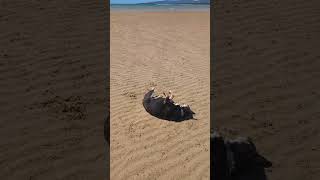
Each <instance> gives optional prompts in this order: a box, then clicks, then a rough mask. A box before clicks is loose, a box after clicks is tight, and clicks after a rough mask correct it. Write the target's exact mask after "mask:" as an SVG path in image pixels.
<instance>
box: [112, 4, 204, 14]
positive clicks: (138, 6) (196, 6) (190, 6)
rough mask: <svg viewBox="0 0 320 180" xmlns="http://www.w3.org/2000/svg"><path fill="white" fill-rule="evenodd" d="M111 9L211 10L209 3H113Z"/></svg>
mask: <svg viewBox="0 0 320 180" xmlns="http://www.w3.org/2000/svg"><path fill="white" fill-rule="evenodd" d="M110 9H111V11H148V12H150V11H157V12H158V11H209V10H210V5H209V4H152V3H142V4H111V5H110Z"/></svg>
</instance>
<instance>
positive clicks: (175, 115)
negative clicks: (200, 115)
mask: <svg viewBox="0 0 320 180" xmlns="http://www.w3.org/2000/svg"><path fill="white" fill-rule="evenodd" d="M163 94H164V97H162V96H157V95H155V92H154V88H151V90H150V91H149V92H147V93H146V94H145V95H144V98H143V100H142V104H143V107H144V108H145V110H146V111H147V112H148V113H150V114H151V115H153V116H155V117H158V118H160V119H166V120H172V121H183V120H187V119H194V118H193V115H194V114H195V113H194V112H193V111H192V110H191V109H190V107H189V105H185V104H183V105H180V104H178V103H175V102H174V101H173V97H174V96H173V94H172V93H171V91H169V95H166V94H165V93H163Z"/></svg>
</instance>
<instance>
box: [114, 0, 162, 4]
mask: <svg viewBox="0 0 320 180" xmlns="http://www.w3.org/2000/svg"><path fill="white" fill-rule="evenodd" d="M151 1H156V0H110V3H111V4H135V3H145V2H151Z"/></svg>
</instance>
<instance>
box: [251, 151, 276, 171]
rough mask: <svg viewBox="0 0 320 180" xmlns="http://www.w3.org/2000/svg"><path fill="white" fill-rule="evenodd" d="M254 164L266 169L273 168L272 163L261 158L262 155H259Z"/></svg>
mask: <svg viewBox="0 0 320 180" xmlns="http://www.w3.org/2000/svg"><path fill="white" fill-rule="evenodd" d="M254 163H255V164H256V165H257V166H261V167H264V168H269V167H271V166H272V162H271V161H268V160H267V159H266V158H265V157H263V156H261V155H260V154H257V155H256V156H255V158H254Z"/></svg>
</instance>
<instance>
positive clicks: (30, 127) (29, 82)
mask: <svg viewBox="0 0 320 180" xmlns="http://www.w3.org/2000/svg"><path fill="white" fill-rule="evenodd" d="M105 12H106V9H105V8H104V4H103V2H101V3H100V4H99V3H96V2H89V1H86V0H78V1H76V2H75V1H72V2H65V1H10V2H1V5H0V29H1V43H0V74H1V77H0V86H1V88H0V115H1V117H0V134H1V136H0V179H10V180H11V179H12V180H15V179H29V180H37V179H46V180H51V179H52V180H57V179H60V180H63V179H65V180H73V179H74V180H77V179H107V173H106V172H107V161H108V160H107V159H106V154H107V153H108V151H106V144H105V143H104V138H103V118H104V116H105V115H106V109H107V106H106V104H107V103H106V102H107V96H106V95H107V93H106V92H107V90H106V85H105V83H107V81H106V79H105V77H106V76H105V75H106V69H107V67H106V59H107V58H108V55H107V50H106V47H107V43H108V42H107V41H106V38H105V37H106V35H105V33H107V32H106V31H107V30H106V29H105V27H104V24H103V23H104V20H105V15H106V13H105ZM92 27H95V28H92Z"/></svg>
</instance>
